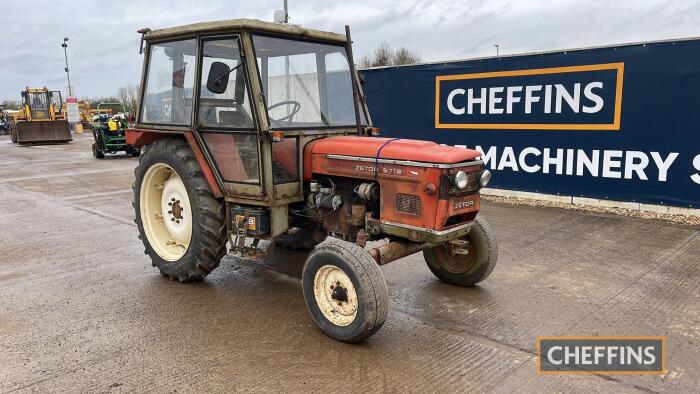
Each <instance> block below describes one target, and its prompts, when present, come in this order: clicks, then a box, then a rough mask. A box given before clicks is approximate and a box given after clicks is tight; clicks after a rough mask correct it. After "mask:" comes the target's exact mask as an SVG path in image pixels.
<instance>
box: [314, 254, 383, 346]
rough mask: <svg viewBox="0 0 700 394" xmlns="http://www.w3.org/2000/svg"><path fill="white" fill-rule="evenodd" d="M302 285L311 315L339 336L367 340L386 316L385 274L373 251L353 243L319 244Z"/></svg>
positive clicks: (353, 339) (335, 336)
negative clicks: (372, 255)
mask: <svg viewBox="0 0 700 394" xmlns="http://www.w3.org/2000/svg"><path fill="white" fill-rule="evenodd" d="M302 287H303V289H304V299H305V300H306V305H307V306H308V308H309V312H310V313H311V317H312V318H313V319H314V321H315V322H316V324H317V325H318V326H319V328H321V330H322V331H323V332H324V333H326V334H327V335H328V336H330V337H332V338H335V339H337V340H340V341H344V342H351V343H355V342H360V341H363V340H364V339H366V338H368V337H370V336H371V335H373V334H374V333H375V332H377V331H378V330H379V329H380V328H381V327H382V325H383V324H384V321H385V320H386V315H387V308H388V292H387V287H386V281H385V280H384V276H383V275H382V272H381V271H380V270H379V266H378V265H377V263H376V262H375V261H374V260H373V259H372V258H371V257H370V256H369V254H368V253H367V252H366V251H365V250H364V249H362V248H361V247H359V246H357V245H355V244H353V243H350V242H344V241H329V242H326V243H323V244H320V245H318V246H317V247H316V248H315V249H314V250H313V252H311V254H310V255H309V257H308V258H307V260H306V264H304V270H303V272H302Z"/></svg>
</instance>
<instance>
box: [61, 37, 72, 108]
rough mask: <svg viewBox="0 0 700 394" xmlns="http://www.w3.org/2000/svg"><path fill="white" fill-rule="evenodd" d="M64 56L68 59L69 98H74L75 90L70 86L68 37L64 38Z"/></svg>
mask: <svg viewBox="0 0 700 394" xmlns="http://www.w3.org/2000/svg"><path fill="white" fill-rule="evenodd" d="M61 46H62V47H63V55H64V56H65V57H66V75H67V76H68V96H69V97H73V89H72V88H71V86H70V72H69V70H68V37H63V44H61Z"/></svg>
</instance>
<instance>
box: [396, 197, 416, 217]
mask: <svg viewBox="0 0 700 394" xmlns="http://www.w3.org/2000/svg"><path fill="white" fill-rule="evenodd" d="M396 211H397V212H401V213H407V214H409V215H420V214H421V202H420V197H418V196H416V195H414V194H404V193H398V194H396Z"/></svg>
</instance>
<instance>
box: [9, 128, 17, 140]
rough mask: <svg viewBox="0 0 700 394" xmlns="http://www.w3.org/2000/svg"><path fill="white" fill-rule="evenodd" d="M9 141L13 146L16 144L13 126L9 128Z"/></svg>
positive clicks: (15, 129)
mask: <svg viewBox="0 0 700 394" xmlns="http://www.w3.org/2000/svg"><path fill="white" fill-rule="evenodd" d="M10 141H12V143H13V144H16V143H17V128H16V127H15V126H14V125H13V126H10Z"/></svg>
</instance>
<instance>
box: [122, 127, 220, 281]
mask: <svg viewBox="0 0 700 394" xmlns="http://www.w3.org/2000/svg"><path fill="white" fill-rule="evenodd" d="M134 174H135V178H136V179H135V182H134V202H133V205H134V209H135V210H136V224H137V226H138V228H139V238H140V239H141V241H143V244H144V247H145V253H146V254H147V255H149V256H150V257H151V260H152V262H153V266H154V267H157V268H158V269H159V270H160V272H161V274H163V275H164V276H167V277H169V278H170V279H172V280H175V279H177V280H179V281H180V282H186V281H190V280H199V279H202V278H204V277H205V276H207V275H208V274H209V273H210V272H211V271H213V270H214V269H215V268H216V267H218V265H219V262H220V261H221V258H222V257H223V256H224V255H225V254H226V225H225V217H226V215H225V211H224V203H223V201H220V200H217V199H216V198H214V195H213V194H212V191H211V189H210V188H209V184H208V183H207V181H206V179H205V178H204V175H203V174H202V170H201V168H200V167H199V163H197V160H196V158H195V157H194V154H193V153H192V149H191V148H190V147H189V145H188V144H187V142H186V141H184V140H181V139H177V138H164V139H159V140H156V141H155V142H153V143H152V144H151V145H149V146H148V147H147V149H146V151H145V152H144V154H143V155H141V158H140V160H139V165H138V166H137V167H136V169H135V170H134Z"/></svg>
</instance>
